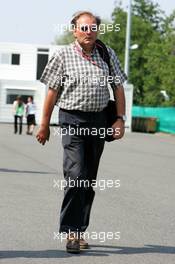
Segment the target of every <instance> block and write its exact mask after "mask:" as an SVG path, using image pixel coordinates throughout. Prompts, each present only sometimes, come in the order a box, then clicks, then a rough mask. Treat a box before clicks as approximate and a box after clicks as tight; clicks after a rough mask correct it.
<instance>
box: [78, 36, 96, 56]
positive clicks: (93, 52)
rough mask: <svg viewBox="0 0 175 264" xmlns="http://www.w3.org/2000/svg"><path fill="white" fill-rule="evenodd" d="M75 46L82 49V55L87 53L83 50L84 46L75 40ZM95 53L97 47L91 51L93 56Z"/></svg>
mask: <svg viewBox="0 0 175 264" xmlns="http://www.w3.org/2000/svg"><path fill="white" fill-rule="evenodd" d="M75 45H76V46H77V47H78V48H79V49H80V51H81V52H82V53H84V54H85V53H86V52H85V51H84V50H83V48H82V46H81V45H80V43H79V42H78V41H77V40H75ZM95 51H96V45H94V48H93V50H92V51H91V55H94V54H95Z"/></svg>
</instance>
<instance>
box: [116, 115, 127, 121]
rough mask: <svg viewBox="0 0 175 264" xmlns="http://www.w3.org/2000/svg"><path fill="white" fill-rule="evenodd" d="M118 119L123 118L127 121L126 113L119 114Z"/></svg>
mask: <svg viewBox="0 0 175 264" xmlns="http://www.w3.org/2000/svg"><path fill="white" fill-rule="evenodd" d="M117 119H122V120H123V121H124V122H125V121H126V119H127V118H126V115H118V116H117Z"/></svg>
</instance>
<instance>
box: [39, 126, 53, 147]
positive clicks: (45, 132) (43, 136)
mask: <svg viewBox="0 0 175 264" xmlns="http://www.w3.org/2000/svg"><path fill="white" fill-rule="evenodd" d="M49 137H50V128H49V126H40V128H39V129H38V132H37V134H36V138H37V140H38V142H39V143H41V144H42V145H44V144H45V143H46V140H47V141H49Z"/></svg>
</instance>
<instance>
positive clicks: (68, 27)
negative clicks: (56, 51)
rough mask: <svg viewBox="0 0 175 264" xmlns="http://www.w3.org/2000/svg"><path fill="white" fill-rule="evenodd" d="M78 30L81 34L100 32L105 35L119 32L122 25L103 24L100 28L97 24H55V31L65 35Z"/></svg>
mask: <svg viewBox="0 0 175 264" xmlns="http://www.w3.org/2000/svg"><path fill="white" fill-rule="evenodd" d="M77 28H78V30H79V31H81V32H87V31H98V33H99V34H105V33H106V32H119V31H120V24H112V23H106V24H105V23H102V24H100V25H99V26H98V25H97V24H92V25H88V24H80V25H78V27H77V26H75V25H74V24H53V31H54V32H56V33H61V34H63V33H64V32H68V31H70V32H72V31H74V30H76V29H77Z"/></svg>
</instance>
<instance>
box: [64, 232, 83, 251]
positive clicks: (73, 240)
mask: <svg viewBox="0 0 175 264" xmlns="http://www.w3.org/2000/svg"><path fill="white" fill-rule="evenodd" d="M66 250H67V252H68V253H75V254H78V253H80V239H79V238H77V237H76V236H75V235H71V236H68V238H67V243H66Z"/></svg>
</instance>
